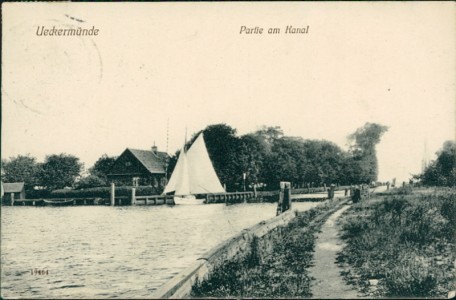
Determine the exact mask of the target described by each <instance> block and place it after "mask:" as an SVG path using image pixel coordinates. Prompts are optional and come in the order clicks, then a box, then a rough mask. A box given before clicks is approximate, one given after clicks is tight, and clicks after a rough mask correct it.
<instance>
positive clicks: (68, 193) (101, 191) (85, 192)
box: [50, 186, 158, 198]
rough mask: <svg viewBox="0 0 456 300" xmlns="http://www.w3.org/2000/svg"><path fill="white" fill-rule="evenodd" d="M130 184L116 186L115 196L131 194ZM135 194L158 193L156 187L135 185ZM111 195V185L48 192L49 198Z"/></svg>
mask: <svg viewBox="0 0 456 300" xmlns="http://www.w3.org/2000/svg"><path fill="white" fill-rule="evenodd" d="M132 188H133V187H131V186H119V187H116V190H115V193H116V196H127V197H130V196H131V189H132ZM136 195H137V196H148V195H158V191H157V189H156V188H154V187H151V186H138V187H136ZM110 196H111V187H97V188H88V189H81V190H66V189H61V190H55V191H53V192H52V193H51V194H50V197H51V198H95V197H96V198H109V197H110Z"/></svg>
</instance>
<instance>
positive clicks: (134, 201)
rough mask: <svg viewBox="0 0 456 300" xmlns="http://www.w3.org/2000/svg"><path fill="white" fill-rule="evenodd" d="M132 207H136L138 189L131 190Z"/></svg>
mask: <svg viewBox="0 0 456 300" xmlns="http://www.w3.org/2000/svg"><path fill="white" fill-rule="evenodd" d="M146 201H147V200H146ZM131 205H136V188H132V189H131Z"/></svg>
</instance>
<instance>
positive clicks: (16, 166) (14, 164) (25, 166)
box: [2, 154, 40, 191]
mask: <svg viewBox="0 0 456 300" xmlns="http://www.w3.org/2000/svg"><path fill="white" fill-rule="evenodd" d="M2 168H3V171H4V174H2V180H3V181H4V182H24V186H25V189H26V191H31V190H33V187H34V186H35V185H36V184H37V173H38V171H39V168H40V166H39V164H38V163H37V162H36V158H35V157H32V156H30V154H27V155H18V156H16V157H10V158H9V159H8V160H2Z"/></svg>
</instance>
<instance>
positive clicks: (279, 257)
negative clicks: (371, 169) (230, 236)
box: [191, 200, 340, 298]
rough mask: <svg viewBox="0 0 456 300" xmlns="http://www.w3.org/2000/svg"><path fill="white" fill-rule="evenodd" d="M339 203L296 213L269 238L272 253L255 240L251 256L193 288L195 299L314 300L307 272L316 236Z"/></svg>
mask: <svg viewBox="0 0 456 300" xmlns="http://www.w3.org/2000/svg"><path fill="white" fill-rule="evenodd" d="M339 203H340V200H333V201H327V202H325V203H324V204H322V205H320V206H318V207H316V208H314V209H311V210H309V211H306V212H301V213H298V212H296V214H297V216H296V218H294V219H293V220H292V221H291V222H290V223H289V224H288V225H287V226H284V227H279V228H277V229H275V230H278V232H276V233H275V234H271V235H270V236H269V237H268V238H267V239H268V243H272V247H270V248H268V249H269V250H268V251H265V250H264V247H261V243H262V242H264V241H260V240H259V239H254V240H253V241H252V245H251V250H250V252H249V254H248V255H247V256H245V257H237V258H235V259H234V260H231V261H227V262H225V263H223V264H222V265H220V266H217V267H215V268H214V269H213V271H212V272H211V273H210V275H209V277H208V278H207V279H205V280H202V281H197V282H196V283H195V284H194V285H193V287H192V293H191V297H196V298H200V297H216V298H225V297H236V298H264V297H266V298H283V297H287V298H290V297H299V298H302V297H310V296H311V292H310V282H311V278H310V275H309V273H308V271H307V268H308V267H309V266H310V265H311V263H312V258H313V250H314V244H315V233H316V232H317V231H318V229H319V228H320V227H321V225H322V224H323V222H324V221H325V220H326V218H327V217H328V216H329V215H330V214H331V212H333V211H334V210H335V209H337V207H338V206H339Z"/></svg>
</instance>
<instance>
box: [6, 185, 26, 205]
mask: <svg viewBox="0 0 456 300" xmlns="http://www.w3.org/2000/svg"><path fill="white" fill-rule="evenodd" d="M2 186H3V193H4V195H3V196H2V198H3V200H6V201H9V200H11V198H12V195H14V200H18V199H25V187H24V183H23V182H12V183H5V182H2Z"/></svg>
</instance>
